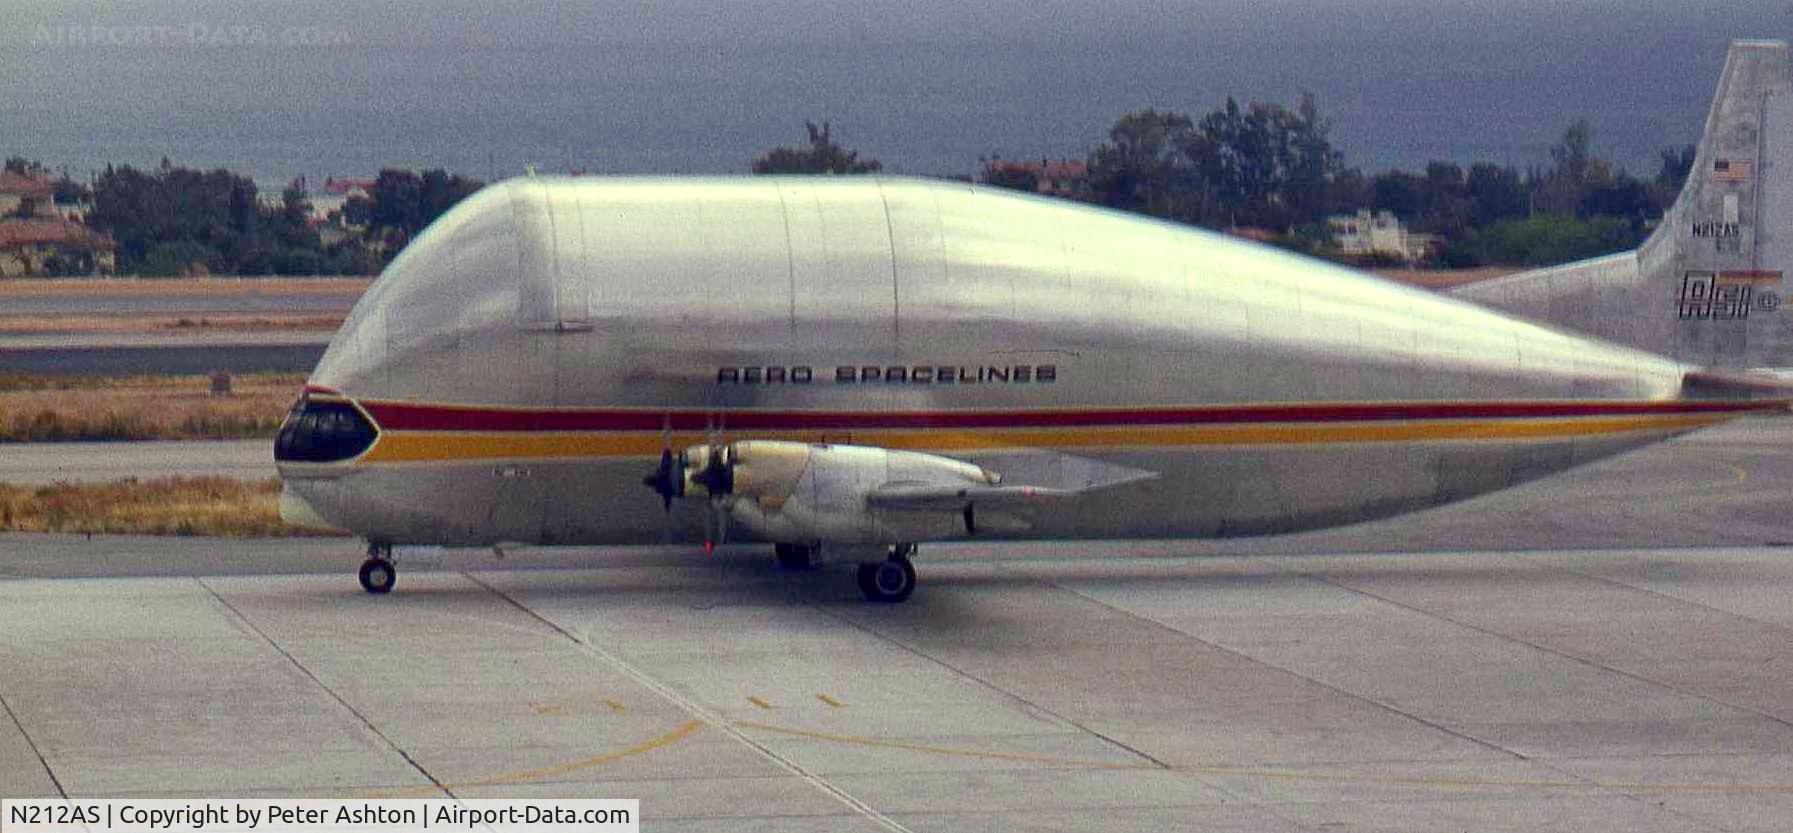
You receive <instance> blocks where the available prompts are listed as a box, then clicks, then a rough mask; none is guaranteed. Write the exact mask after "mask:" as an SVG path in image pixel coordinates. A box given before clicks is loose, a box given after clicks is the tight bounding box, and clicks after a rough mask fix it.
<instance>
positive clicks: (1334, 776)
mask: <svg viewBox="0 0 1793 833" xmlns="http://www.w3.org/2000/svg"><path fill="white" fill-rule="evenodd" d="M816 696H817V697H822V696H823V695H816ZM750 699H753V700H758V701H759V702H758V703H755V705H759V704H760V703H764V702H765V701H764V700H759V698H750ZM761 708H768V709H769V708H771V704H769V703H768V704H766V705H764V706H761ZM705 725H706V724H705V723H704V722H703V721H701V720H688V721H685V722H684V723H681V724H679V726H678V727H677V728H675V729H673V730H672V731H670V732H667V733H666V734H663V735H660V736H659V737H655V738H650V739H648V740H645V741H642V742H641V743H638V744H635V745H634V746H631V747H628V748H627V749H619V750H617V751H615V752H607V753H604V754H602V755H594V756H592V757H589V758H583V759H580V760H577V761H570V762H567V763H563V764H555V765H553V766H546V767H541V768H539V769H529V770H521V771H517V772H508V773H503V774H500V775H494V776H491V777H488V778H482V779H479V780H475V781H463V782H460V783H454V784H443V785H441V786H440V787H436V786H428V787H411V788H407V789H400V790H390V791H381V792H373V793H366V794H363V796H362V797H364V798H405V797H411V796H429V795H432V794H434V793H436V792H437V791H438V790H455V789H461V788H465V787H492V786H506V785H515V784H524V783H530V782H535V781H543V780H547V779H549V778H553V777H555V776H559V775H566V774H568V773H572V772H578V771H581V770H587V769H595V768H597V767H601V766H604V765H605V764H610V763H614V762H616V761H620V760H623V759H625V758H632V757H635V756H638V755H645V754H647V753H649V752H653V751H655V750H658V749H664V748H666V747H668V746H672V745H673V744H676V743H678V742H679V741H682V740H685V739H686V738H689V737H691V736H692V735H695V734H697V733H698V731H700V730H702V729H703V728H704V727H705ZM728 725H729V726H730V727H733V728H736V729H747V730H754V731H760V732H769V733H772V734H777V735H786V736H789V737H799V738H807V739H810V740H818V741H825V742H829V743H838V744H844V745H848V746H862V747H872V748H878V749H901V750H905V751H909V752H920V753H924V754H929V755H943V756H949V757H955V758H974V759H980V760H990V761H1010V762H1014V763H1028V764H1042V765H1046V766H1063V767H1075V768H1079V769H1105V770H1142V771H1145V770H1151V771H1159V772H1175V773H1183V774H1187V775H1230V776H1235V777H1244V778H1262V779H1268V780H1279V781H1313V782H1329V783H1345V784H1378V785H1383V786H1401V787H1426V788H1432V789H1454V790H1473V789H1550V790H1612V791H1616V792H1627V793H1677V792H1679V793H1784V794H1793V784H1772V783H1758V784H1714V783H1676V782H1664V783H1645V782H1628V781H1561V780H1547V779H1527V778H1511V779H1502V778H1427V777H1423V776H1399V775H1353V774H1349V773H1333V772H1300V771H1296V770H1286V769H1269V768H1264V767H1234V766H1199V765H1198V766H1162V765H1159V764H1155V763H1148V762H1145V761H1103V760H1095V759H1090V758H1068V757H1060V756H1055V755H1034V754H1030V753H1026V752H999V751H995V750H988V749H972V748H967V747H955V746H940V745H935V744H926V743H912V742H909V741H902V740H890V739H885V738H870V737H860V736H855V735H841V734H835V733H832V732H820V731H815V730H812V729H799V728H794V727H790V726H776V725H773V724H770V723H758V722H755V721H751V720H737V721H732V722H730V723H729V724H728Z"/></svg>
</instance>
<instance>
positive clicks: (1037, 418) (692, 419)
mask: <svg viewBox="0 0 1793 833" xmlns="http://www.w3.org/2000/svg"><path fill="white" fill-rule="evenodd" d="M360 404H361V406H362V407H363V408H365V409H366V410H367V412H368V414H369V415H371V416H372V417H373V418H374V421H375V422H377V423H378V424H379V426H380V427H381V428H383V429H386V430H394V431H482V432H494V431H496V432H511V431H516V432H533V431H659V430H662V429H670V430H673V431H705V430H709V429H712V428H720V429H723V430H729V431H803V430H809V431H814V430H854V429H859V430H875V429H903V428H908V429H915V428H933V429H999V428H1072V427H1076V428H1091V427H1125V426H1135V425H1136V426H1156V425H1211V424H1252V423H1272V422H1275V423H1314V422H1322V423H1324V422H1387V421H1407V420H1441V419H1528V418H1544V417H1607V416H1635V415H1669V414H1724V413H1739V412H1748V411H1764V410H1772V409H1777V408H1783V407H1785V406H1786V403H1784V402H1774V401H1756V402H1697V401H1696V402H1690V401H1666V402H1492V403H1476V402H1463V403H1457V402H1423V403H1411V404H1405V403H1379V404H1343V405H1321V404H1316V405H1247V406H1216V407H1189V408H1143V409H1140V408H1134V409H1106V408H1093V409H1061V410H1015V411H894V412H891V411H882V412H881V411H861V412H855V411H772V410H729V409H726V408H719V409H716V410H711V411H701V410H699V411H692V410H668V411H650V410H645V409H628V410H623V409H615V410H574V409H567V410H559V409H553V410H546V409H544V410H532V409H515V408H498V407H481V406H444V405H418V404H411V403H404V402H382V401H378V400H363V401H362V402H361V403H360Z"/></svg>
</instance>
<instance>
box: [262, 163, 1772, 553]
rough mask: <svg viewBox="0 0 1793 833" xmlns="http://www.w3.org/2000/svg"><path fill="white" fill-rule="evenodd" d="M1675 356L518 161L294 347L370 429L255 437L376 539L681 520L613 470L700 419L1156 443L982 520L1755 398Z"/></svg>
mask: <svg viewBox="0 0 1793 833" xmlns="http://www.w3.org/2000/svg"><path fill="white" fill-rule="evenodd" d="M1686 370H1687V368H1686V367H1684V366H1682V365H1680V364H1677V363H1675V362H1672V361H1669V360H1666V359H1662V358H1659V357H1655V356H1652V355H1650V354H1647V353H1642V352H1638V351H1634V350H1630V349H1627V348H1623V347H1618V346H1614V345H1610V344H1606V343H1602V342H1598V341H1593V340H1590V339H1585V338H1581V337H1577V336H1574V335H1570V334H1567V333H1565V332H1561V331H1557V330H1553V329H1549V328H1547V327H1543V326H1540V325H1536V324H1532V323H1527V322H1525V321H1522V320H1518V319H1515V318H1511V317H1507V316H1505V315H1502V314H1499V313H1495V312H1491V311H1489V310H1486V309H1483V308H1480V307H1477V306H1475V305H1472V304H1470V303H1467V302H1463V301H1459V300H1453V299H1451V298H1447V297H1441V296H1437V295H1434V294H1431V293H1429V292H1425V291H1421V290H1416V289H1412V288H1408V287H1404V286H1400V285H1396V284H1393V283H1390V282H1387V281H1383V280H1380V279H1378V278H1374V277H1371V276H1366V275H1362V274H1359V273H1355V272H1352V271H1350V270H1347V269H1343V268H1340V267H1336V266H1331V265H1328V264H1325V263H1321V262H1318V261H1314V260H1311V259H1307V258H1304V257H1300V256H1297V255H1294V254H1290V253H1286V252H1282V251H1279V250H1275V249H1271V248H1267V247H1263V246H1259V245H1257V244H1254V243H1250V242H1246V241H1242V240H1236V239H1233V238H1230V237H1226V236H1222V235H1217V234H1212V233H1208V232H1204V231H1200V230H1196V229H1191V228H1187V227H1182V226H1176V225H1172V224H1168V223H1162V222H1157V221H1153V220H1149V219H1144V218H1140V217H1136V216H1131V215H1124V214H1120V213H1116V212H1111V211H1107V210H1104V209H1100V208H1095V207H1090V206H1086V205H1082V204H1078V203H1073V202H1069V201H1061V200H1052V199H1045V198H1038V197H1033V196H1031V195H1023V194H1017V193H1014V192H1009V191H1003V190H1000V189H990V188H984V187H976V186H971V185H966V184H962V183H954V182H946V181H933V180H918V179H906V178H886V177H799V178H780V177H751V178H749V177H739V178H604V177H580V178H547V177H543V178H535V177H531V178H525V179H516V180H510V181H507V182H503V183H500V184H496V185H493V186H490V187H488V188H486V189H484V190H482V191H480V192H479V193H478V194H476V195H474V196H473V197H471V198H469V199H468V200H466V201H464V202H463V203H462V204H461V205H459V206H457V207H456V208H455V209H453V210H452V211H450V212H449V213H448V214H446V215H445V216H444V217H443V218H441V219H440V220H439V221H438V222H437V223H435V224H434V225H433V226H432V227H431V228H430V229H428V230H427V231H426V232H424V233H423V234H422V235H421V236H419V237H418V238H417V239H416V240H415V241H414V242H413V243H412V244H411V245H410V246H409V247H408V248H407V249H406V251H405V252H404V253H403V255H402V256H401V257H399V258H398V259H397V260H396V261H395V262H394V263H393V264H392V265H391V266H390V267H389V268H388V269H387V270H386V272H385V273H384V274H383V275H382V276H381V277H380V278H379V280H378V281H376V282H375V284H374V285H373V287H372V288H371V289H370V290H369V291H368V292H367V294H366V295H365V296H364V297H363V298H362V299H361V301H360V303H359V304H358V305H357V307H356V308H355V310H354V312H353V313H352V314H351V316H350V318H349V320H348V321H347V322H346V323H345V325H344V326H343V328H342V330H341V331H340V332H339V333H338V334H337V336H336V338H335V340H334V341H333V342H332V343H331V345H330V348H329V350H328V352H327V353H326V355H325V357H324V359H323V361H322V362H321V363H320V365H319V366H318V368H317V370H316V372H315V374H314V375H313V377H312V380H311V386H312V387H311V390H313V391H314V392H316V393H317V394H318V395H329V396H340V397H342V398H346V399H347V400H348V401H350V402H353V403H354V404H355V406H356V407H358V408H360V409H361V410H362V412H363V413H365V414H367V415H368V416H369V418H370V419H371V421H372V422H374V423H375V424H377V426H378V429H379V435H378V439H377V440H376V441H375V442H374V443H373V445H372V447H371V448H368V449H367V450H366V451H365V452H363V453H361V454H359V455H358V456H356V457H354V458H352V459H349V460H345V461H341V462H331V463H294V462H283V463H282V464H281V466H280V470H281V474H282V476H283V478H284V479H285V481H286V484H287V486H286V487H287V489H288V490H289V491H290V492H291V493H292V495H293V496H295V497H298V498H300V499H302V500H303V501H304V503H305V504H307V505H308V506H309V507H310V508H311V509H313V510H315V512H316V513H317V514H318V515H321V516H322V517H323V518H324V519H326V520H328V521H329V522H331V523H333V524H336V525H338V526H341V527H343V528H345V529H348V530H351V531H353V532H355V533H357V534H359V535H362V536H366V537H368V538H370V539H373V540H377V541H384V542H389V543H397V544H444V545H488V544H494V543H502V542H520V543H550V544H552V543H566V544H572V543H579V544H643V543H662V542H666V541H668V540H674V541H695V540H699V539H700V536H701V535H702V528H703V526H702V521H701V519H700V517H699V511H698V508H697V507H694V506H689V505H683V504H680V503H675V505H674V507H673V510H672V516H671V517H670V518H669V517H668V516H667V515H666V513H665V512H664V511H663V510H662V507H661V503H660V497H659V495H657V494H655V493H654V492H653V490H651V489H649V488H645V487H644V486H643V485H642V483H641V478H642V476H643V475H644V474H647V473H649V472H651V471H652V470H653V469H654V466H655V464H656V461H657V458H658V457H659V454H660V452H661V450H662V448H665V447H672V448H683V447H685V446H688V445H693V444H699V443H703V442H706V441H707V440H708V439H709V438H712V437H722V438H726V439H730V440H733V439H745V438H777V439H793V440H806V441H816V442H832V443H850V444H856V445H866V446H876V447H884V448H900V449H912V450H919V451H926V452H933V453H938V454H942V455H946V456H951V457H955V458H959V459H964V460H969V461H972V462H975V463H977V464H979V465H982V466H985V467H987V468H989V469H991V470H993V471H996V472H1000V473H1003V474H1004V475H1005V476H1006V477H1007V478H1008V480H1007V482H1029V481H1030V479H1038V480H1040V481H1041V482H1045V481H1050V480H1053V479H1055V478H1056V479H1057V480H1058V481H1060V482H1064V481H1066V480H1075V479H1076V477H1077V476H1078V474H1077V472H1078V471H1080V470H1081V469H1082V468H1084V467H1088V466H1121V467H1127V468H1130V469H1137V470H1145V471H1149V472H1153V473H1155V474H1156V475H1157V476H1156V477H1154V478H1152V479H1148V480H1142V481H1139V482H1134V483H1129V484H1127V485H1124V486H1120V487H1117V488H1113V489H1107V490H1101V491H1097V492H1094V493H1091V494H1089V495H1087V496H1084V497H1081V498H1079V499H1077V500H1074V501H1068V502H1065V503H1061V504H1055V505H1053V506H1052V507H1051V508H1050V510H1049V511H1042V512H1039V513H1037V514H1035V515H1033V516H1031V517H1028V518H1026V519H1025V522H1024V523H1021V524H1016V525H1010V526H1005V527H1003V528H1000V529H991V530H987V531H986V530H979V531H978V537H980V538H983V537H1008V538H1108V537H1162V536H1227V535H1242V534H1261V533H1274V532H1287V531H1295V530H1300V529H1308V528H1314V527H1320V526H1326V525H1333V524H1342V523H1350V522H1355V521H1362V520H1367V519H1371V518H1377V517H1382V516H1386V515H1391V514H1395V513H1398V512H1403V511H1408V510H1413V509H1419V508H1424V507H1428V506H1433V505H1437V504H1441V503H1445V502H1448V501H1452V500H1457V499H1461V498H1465V497H1469V496H1472V495H1475V494H1480V493H1483V492H1487V491H1490V490H1493V489H1498V488H1502V487H1505V486H1509V485H1512V484H1515V483H1519V482H1522V481H1525V480H1528V479H1531V478H1534V477H1537V476H1541V475H1544V474H1548V473H1550V472H1554V471H1557V470H1560V469H1563V468H1566V467H1569V466H1572V465H1575V464H1579V463H1584V462H1587V461H1590V460H1594V459H1598V458H1601V457H1604V456H1607V455H1610V454H1613V453H1616V452H1618V451H1621V450H1624V449H1627V448H1631V447H1634V446H1637V445H1640V444H1643V443H1646V442H1650V441H1654V440H1659V439H1662V438H1664V437H1667V436H1671V435H1673V434H1676V433H1679V432H1683V431H1686V430H1690V429H1692V428H1696V427H1699V426H1701V425H1705V424H1709V423H1711V422H1714V421H1717V420H1719V419H1723V418H1726V417H1729V416H1734V415H1736V414H1737V413H1740V412H1742V411H1745V410H1748V409H1749V408H1750V407H1753V406H1746V405H1727V404H1724V403H1702V402H1688V401H1684V400H1681V399H1680V398H1679V393H1680V390H1681V380H1682V375H1683V373H1684V372H1685V371H1686Z"/></svg>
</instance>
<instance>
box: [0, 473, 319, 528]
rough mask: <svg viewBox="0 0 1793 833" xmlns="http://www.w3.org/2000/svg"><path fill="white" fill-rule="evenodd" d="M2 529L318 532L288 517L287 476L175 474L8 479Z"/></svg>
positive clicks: (0, 491) (0, 497) (2, 491)
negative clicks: (284, 509) (284, 517)
mask: <svg viewBox="0 0 1793 833" xmlns="http://www.w3.org/2000/svg"><path fill="white" fill-rule="evenodd" d="M0 532H64V533H93V534H102V533H104V534H123V535H209V536H224V537H234V538H259V537H267V536H276V535H316V534H321V533H317V532H314V531H311V530H300V529H295V528H293V527H289V526H287V525H285V524H283V523H281V522H280V481H279V480H278V479H276V478H269V479H267V480H259V481H252V482H245V481H241V480H233V479H231V478H227V477H170V478H157V479H154V480H146V481H137V480H121V481H117V482H114V483H77V484H69V483H58V484H56V485H53V486H13V485H8V484H3V483H0Z"/></svg>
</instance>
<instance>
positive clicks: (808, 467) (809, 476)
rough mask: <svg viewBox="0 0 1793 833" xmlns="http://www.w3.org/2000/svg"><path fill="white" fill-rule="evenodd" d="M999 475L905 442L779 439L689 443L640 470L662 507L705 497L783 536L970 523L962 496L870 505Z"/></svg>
mask: <svg viewBox="0 0 1793 833" xmlns="http://www.w3.org/2000/svg"><path fill="white" fill-rule="evenodd" d="M1001 480H1002V478H1001V476H1000V475H998V474H996V473H995V472H992V471H990V470H988V469H985V468H982V467H980V466H975V465H972V464H970V463H966V462H963V461H960V460H953V459H949V458H946V457H940V456H937V455H933V454H922V453H920V452H914V451H892V450H889V449H883V448H869V447H865V446H856V445H823V444H810V443H799V442H787V441H782V440H742V441H738V442H733V443H728V444H724V445H715V446H708V445H702V446H692V447H690V448H688V449H686V450H685V451H684V452H683V453H681V454H679V455H677V456H676V457H675V456H674V455H673V454H672V452H671V451H670V450H669V451H667V452H665V453H664V454H662V455H661V458H660V468H659V469H658V470H657V471H656V472H655V473H653V474H650V475H648V476H647V477H645V478H642V482H643V483H646V484H647V485H648V486H651V487H653V488H654V490H655V491H657V492H659V493H660V495H661V496H662V498H664V500H665V501H666V504H667V506H668V507H669V508H670V506H671V505H672V499H673V498H675V497H689V498H707V499H708V500H709V502H710V506H711V509H712V511H717V512H721V513H724V514H726V515H727V516H728V517H729V518H732V519H734V520H735V521H736V522H738V523H740V524H741V525H742V526H745V527H747V528H748V529H750V530H752V531H753V532H754V533H755V534H757V535H758V536H760V537H761V538H764V539H766V540H768V541H774V542H778V543H793V544H815V543H821V542H827V543H831V544H860V545H869V544H876V545H894V544H903V543H913V542H916V541H929V540H939V539H942V538H954V537H960V536H964V535H968V534H972V533H974V532H976V528H975V527H976V524H977V522H978V521H977V520H975V519H974V516H973V514H972V512H971V511H970V509H969V504H966V505H964V506H956V505H952V504H951V503H950V502H948V503H946V504H936V505H927V506H920V507H895V508H893V507H891V506H888V505H879V504H878V502H877V501H876V500H875V496H876V495H879V494H887V493H890V492H891V491H892V490H904V489H915V488H926V489H929V490H931V491H939V490H946V491H948V492H949V493H950V492H951V490H953V489H960V490H973V489H987V488H990V487H994V486H996V485H997V484H998V483H1000V482H1001Z"/></svg>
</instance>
